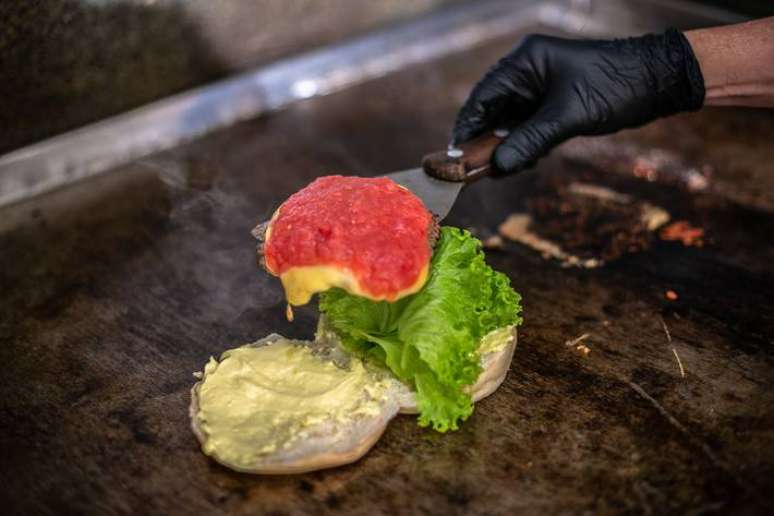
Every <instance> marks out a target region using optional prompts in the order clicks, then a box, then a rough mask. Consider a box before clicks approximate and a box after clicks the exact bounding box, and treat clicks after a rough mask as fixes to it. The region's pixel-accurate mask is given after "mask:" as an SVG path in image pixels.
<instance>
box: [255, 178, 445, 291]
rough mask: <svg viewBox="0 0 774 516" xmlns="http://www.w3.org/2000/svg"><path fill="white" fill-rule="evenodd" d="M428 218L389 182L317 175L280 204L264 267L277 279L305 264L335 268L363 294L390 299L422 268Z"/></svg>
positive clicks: (408, 194) (411, 197) (424, 210)
mask: <svg viewBox="0 0 774 516" xmlns="http://www.w3.org/2000/svg"><path fill="white" fill-rule="evenodd" d="M431 221H432V215H431V214H430V212H429V211H428V210H427V208H425V206H424V204H423V203H422V201H421V200H420V199H419V198H418V197H417V196H416V195H414V194H413V193H411V192H410V191H408V190H406V189H404V188H401V187H400V186H398V185H397V183H395V182H394V181H392V180H391V179H387V178H365V177H345V176H325V177H320V178H318V179H316V180H314V181H313V182H312V183H311V184H309V186H307V187H306V188H304V189H302V190H300V191H299V192H297V193H295V194H293V195H292V196H290V197H289V198H288V200H287V201H285V203H284V204H282V206H280V210H279V214H278V216H277V217H276V218H275V219H274V221H273V222H272V223H271V233H270V236H269V239H268V241H267V242H266V247H265V249H264V256H265V258H266V265H267V266H268V268H269V270H270V271H271V272H272V273H274V274H277V275H281V274H282V273H283V272H285V271H287V270H288V269H290V268H292V267H297V266H305V265H334V266H339V267H343V268H346V269H349V270H350V271H351V272H352V274H354V276H355V278H357V280H358V282H359V284H360V288H361V289H362V290H363V291H365V292H366V293H368V294H370V295H372V296H374V297H377V298H383V299H388V300H390V299H394V298H395V296H396V295H397V293H398V292H400V291H401V290H405V289H407V288H409V287H411V286H413V285H414V284H415V283H416V281H417V280H418V279H419V276H420V274H421V272H422V269H423V268H424V267H425V266H426V265H428V264H429V261H430V255H431V249H430V244H429V242H428V236H429V231H430V224H431Z"/></svg>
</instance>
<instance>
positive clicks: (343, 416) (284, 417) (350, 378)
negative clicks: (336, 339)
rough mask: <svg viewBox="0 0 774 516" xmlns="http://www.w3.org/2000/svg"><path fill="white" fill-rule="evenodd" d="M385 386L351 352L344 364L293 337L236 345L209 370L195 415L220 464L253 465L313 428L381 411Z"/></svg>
mask: <svg viewBox="0 0 774 516" xmlns="http://www.w3.org/2000/svg"><path fill="white" fill-rule="evenodd" d="M386 388H387V384H386V383H385V382H382V381H379V380H377V379H376V378H375V377H374V376H373V375H372V374H371V373H370V372H369V371H368V370H367V369H366V368H365V367H364V366H363V362H362V361H360V360H358V359H356V358H354V357H353V358H352V359H351V361H350V364H349V367H348V368H347V369H343V368H340V367H339V366H337V365H335V364H334V363H333V362H331V361H329V360H326V359H325V358H323V357H321V356H317V355H315V354H313V353H312V350H311V349H310V348H309V347H308V346H305V345H302V344H298V343H296V342H294V341H291V340H287V339H283V338H279V339H278V340H275V341H273V342H272V343H270V344H268V345H264V346H260V347H255V346H244V347H240V348H236V349H232V350H229V351H226V352H225V353H223V355H222V356H221V360H220V362H218V361H216V360H215V359H214V358H211V359H210V361H209V363H207V365H206V366H205V368H204V375H203V378H202V381H201V384H200V385H199V389H198V404H199V411H198V413H197V418H198V421H199V423H200V427H201V430H202V433H203V435H204V436H205V441H204V444H203V447H202V448H203V450H204V452H205V453H206V454H207V455H212V456H216V457H217V458H218V460H220V461H221V462H224V463H227V464H229V465H232V466H235V467H237V468H239V467H241V468H249V467H250V465H251V464H254V463H255V462H256V461H257V460H260V458H261V457H263V456H265V455H267V454H271V453H274V452H276V451H278V450H282V449H286V448H288V447H289V446H290V445H291V444H293V442H294V441H296V440H297V439H303V438H305V437H306V436H308V435H309V433H310V432H312V431H313V428H312V427H314V426H315V425H318V424H324V423H326V422H336V423H339V424H340V423H345V422H346V421H348V420H351V419H352V418H355V417H358V416H369V415H378V414H379V413H380V410H381V403H382V402H383V400H384V399H385V391H386Z"/></svg>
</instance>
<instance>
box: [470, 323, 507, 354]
mask: <svg viewBox="0 0 774 516" xmlns="http://www.w3.org/2000/svg"><path fill="white" fill-rule="evenodd" d="M513 339H514V336H513V325H510V326H503V327H502V328H497V329H496V330H492V331H490V332H489V333H487V334H486V335H484V338H482V339H481V344H480V345H479V347H478V352H479V353H481V354H482V355H485V354H486V353H494V352H496V351H500V350H501V349H503V348H504V347H505V346H507V345H508V344H509V343H510V342H511V341H512V340H513Z"/></svg>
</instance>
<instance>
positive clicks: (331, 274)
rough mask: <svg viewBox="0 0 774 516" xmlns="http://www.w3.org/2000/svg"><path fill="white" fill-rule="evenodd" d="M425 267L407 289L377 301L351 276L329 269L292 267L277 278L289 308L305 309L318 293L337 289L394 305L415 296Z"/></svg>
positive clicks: (332, 268)
mask: <svg viewBox="0 0 774 516" xmlns="http://www.w3.org/2000/svg"><path fill="white" fill-rule="evenodd" d="M427 272H428V267H427V266H425V267H423V268H422V271H421V272H420V274H419V277H418V278H417V281H416V282H415V283H414V284H413V285H411V286H410V287H409V288H407V289H404V290H401V291H399V292H398V293H397V295H395V296H391V297H390V298H389V299H388V298H386V297H384V296H382V297H377V296H373V295H371V294H369V293H367V292H365V291H364V290H363V289H362V288H361V287H360V284H359V283H358V281H357V279H356V278H355V276H354V275H353V274H352V273H351V272H349V271H348V270H346V269H342V268H340V267H334V266H331V265H313V266H305V267H293V268H291V269H288V270H287V271H286V272H284V273H282V274H280V281H282V287H283V288H284V289H285V298H286V299H287V301H288V303H290V304H291V305H305V304H307V303H308V302H309V301H310V300H311V299H312V296H313V295H314V294H316V293H318V292H325V291H326V290H328V289H330V288H334V287H338V288H341V289H344V290H346V291H347V292H349V293H350V294H354V295H356V296H362V297H365V298H368V299H372V300H374V301H382V300H385V299H386V300H388V301H396V300H398V299H400V298H402V297H405V296H409V295H411V294H414V293H416V292H418V291H419V290H420V289H421V288H422V287H423V286H424V284H425V282H426V281H427Z"/></svg>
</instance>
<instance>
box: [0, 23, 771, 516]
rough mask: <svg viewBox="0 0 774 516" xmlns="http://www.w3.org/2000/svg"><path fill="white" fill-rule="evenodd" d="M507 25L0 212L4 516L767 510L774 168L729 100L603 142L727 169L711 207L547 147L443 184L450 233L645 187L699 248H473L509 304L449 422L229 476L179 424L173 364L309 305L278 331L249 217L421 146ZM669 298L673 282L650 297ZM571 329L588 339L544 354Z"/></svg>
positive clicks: (294, 328) (184, 382) (392, 162)
mask: <svg viewBox="0 0 774 516" xmlns="http://www.w3.org/2000/svg"><path fill="white" fill-rule="evenodd" d="M515 38H516V36H514V38H513V39H509V40H508V41H500V42H495V43H492V44H490V45H488V46H486V47H483V48H481V49H479V50H477V51H475V52H471V53H468V54H464V55H459V56H454V57H453V58H451V59H447V60H445V61H441V62H438V63H433V64H430V65H425V66H422V67H420V68H414V69H409V70H405V71H403V72H400V73H397V74H394V75H392V76H389V77H386V78H384V79H381V80H379V81H376V82H372V83H368V84H365V85H362V86H359V87H357V88H353V89H351V90H348V91H345V92H341V93H337V94H335V95H332V96H329V97H324V98H318V99H312V100H308V101H304V102H301V103H298V104H296V105H294V106H293V107H291V108H289V109H287V110H285V111H283V112H280V113H278V114H276V115H274V116H271V117H268V118H265V119H261V120H257V121H252V122H247V123H243V124H241V125H238V126H236V127H233V128H231V129H229V130H226V131H223V132H220V133H218V134H215V135H213V136H210V137H207V138H205V139H203V140H200V141H198V142H196V143H194V144H192V145H190V146H187V147H183V148H179V149H176V150H175V151H173V152H168V153H164V154H162V155H158V156H154V157H151V158H148V159H146V160H143V161H142V162H139V163H135V164H132V165H130V166H127V167H125V169H124V170H122V171H120V172H116V173H114V174H110V175H107V176H104V177H101V178H99V179H96V180H94V181H92V182H89V183H84V184H81V185H77V186H74V187H72V188H70V189H68V190H66V191H61V192H57V193H55V194H52V195H49V196H46V197H44V198H41V199H39V200H37V201H33V202H30V203H28V204H25V205H18V206H15V207H13V208H11V209H8V210H6V211H5V212H4V213H3V218H4V219H5V220H6V223H5V224H6V225H13V226H14V227H13V228H8V229H6V230H5V232H4V233H3V234H2V236H0V249H2V252H0V292H2V296H0V313H2V322H1V323H0V341H1V342H0V359H1V360H2V364H3V373H2V375H0V455H2V457H3V459H2V466H0V482H1V483H2V485H1V486H0V500H2V501H3V510H4V513H5V514H10V513H20V514H43V513H65V512H66V513H100V514H111V513H130V512H131V513H143V514H151V513H155V514H193V513H206V514H220V513H225V512H238V513H251V514H252V513H260V512H266V513H268V512H272V513H274V514H286V513H308V512H322V511H326V510H328V509H340V510H346V511H349V512H352V513H357V514H373V513H374V512H382V513H389V514H394V513H400V512H408V511H426V512H435V513H444V514H454V513H462V512H465V513H470V514H484V513H495V512H496V513H506V512H512V511H514V510H522V511H527V512H530V513H570V512H572V513H574V512H583V511H589V512H593V513H610V512H622V511H630V512H634V513H653V514H662V513H681V512H686V511H689V510H719V511H722V512H726V511H729V510H733V509H736V510H741V509H746V510H748V511H750V512H755V511H762V510H763V508H764V507H766V506H768V505H770V502H771V493H772V492H773V491H774V432H772V428H774V353H773V351H772V344H773V340H774V314H773V310H772V307H774V276H773V275H772V272H771V264H772V263H774V239H772V237H771V236H772V235H774V215H773V214H772V213H773V212H774V203H771V204H767V203H768V201H767V199H766V198H765V195H768V194H763V193H765V192H768V193H770V192H772V191H774V189H773V188H772V187H773V186H774V173H770V174H768V175H766V174H765V172H766V171H768V172H772V163H774V149H773V148H772V147H771V145H770V144H769V143H766V142H767V139H768V138H770V135H771V134H774V118H772V116H771V113H762V112H754V111H742V110H724V111H720V110H716V111H706V112H703V113H698V114H693V115H689V116H681V117H677V118H673V119H670V120H667V121H661V122H658V123H656V124H653V125H652V126H649V127H647V128H644V129H642V130H639V131H636V132H627V133H625V134H622V135H620V136H619V137H618V138H621V139H622V141H623V140H628V141H637V142H640V143H641V144H642V145H646V146H662V147H664V148H668V149H671V150H673V151H676V152H678V153H681V156H683V157H684V158H685V159H686V160H690V161H691V162H695V163H700V164H701V163H704V162H707V163H710V164H711V165H712V166H713V167H714V176H713V178H712V183H711V184H712V185H722V184H724V181H725V184H734V185H736V186H737V187H736V190H734V192H733V193H734V195H733V196H725V197H724V196H723V195H720V194H719V193H713V192H712V191H711V189H710V190H709V191H706V192H702V193H695V192H694V193H691V192H688V191H686V190H684V189H681V188H680V187H679V186H676V185H669V184H662V183H649V182H647V181H645V180H642V179H636V178H634V176H631V177H628V176H626V175H625V170H624V173H623V174H622V173H621V171H618V172H611V171H605V170H599V169H598V168H595V166H594V165H593V164H586V165H583V164H579V163H576V162H574V163H569V162H567V161H565V160H563V159H562V158H561V156H560V153H555V154H554V155H553V156H552V157H551V158H549V159H548V160H546V161H545V162H543V163H542V164H541V165H540V169H539V172H540V179H539V178H538V177H537V176H536V174H534V173H528V174H523V175H521V176H519V177H515V178H510V179H505V180H502V181H498V182H495V181H485V182H481V183H480V184H477V185H474V186H473V187H471V188H470V190H468V191H465V192H463V194H462V196H461V198H460V201H459V204H458V205H457V206H456V207H455V208H454V210H453V212H452V214H451V215H450V217H449V218H448V219H447V222H448V223H449V224H454V225H460V226H465V227H477V228H485V229H488V230H489V231H493V230H494V229H495V228H496V227H497V225H498V224H500V223H501V222H502V221H503V220H505V218H506V217H507V216H508V214H510V213H511V212H514V211H517V210H520V209H524V208H525V206H526V203H527V202H528V201H529V199H530V198H532V197H528V194H530V193H533V192H536V191H538V190H539V189H540V188H562V187H564V186H566V185H567V184H569V183H570V182H572V181H579V180H583V181H586V182H592V183H594V184H599V185H602V186H608V187H611V188H614V189H616V190H622V191H624V192H626V193H628V194H631V195H634V196H637V197H638V198H641V199H650V200H651V201H654V202H658V203H659V204H660V205H661V206H665V207H667V208H668V209H669V210H670V212H671V213H672V215H673V217H674V218H675V220H677V219H685V220H689V221H690V222H691V223H693V224H695V225H697V226H700V227H702V228H704V229H706V231H707V234H708V235H711V237H712V241H711V242H708V243H707V245H705V246H704V247H701V248H698V247H685V246H683V245H682V244H681V243H679V242H674V241H669V242H668V241H662V240H660V239H655V240H653V241H652V242H649V244H648V246H646V248H643V249H639V250H637V252H633V253H622V254H621V255H620V256H616V257H615V260H612V261H610V263H608V264H606V265H605V266H603V267H599V268H595V269H590V270H586V269H582V268H572V267H571V268H562V267H561V266H560V265H559V263H557V262H556V261H552V260H546V259H544V258H542V257H541V256H540V254H539V253H537V252H535V251H534V250H532V249H530V248H528V247H525V246H522V245H519V244H514V243H508V244H507V245H506V246H505V249H503V250H501V251H492V252H490V253H489V260H490V262H491V264H492V265H493V266H494V267H496V268H497V269H500V270H503V271H505V272H507V273H508V274H509V275H510V277H511V278H512V280H513V283H514V285H515V286H516V288H517V290H518V291H519V292H520V293H521V294H522V295H523V297H524V307H525V312H524V317H525V323H524V326H523V328H522V330H521V333H520V339H519V347H518V349H517V352H516V355H515V358H514V362H513V367H512V368H511V371H510V374H509V376H508V378H507V380H506V381H505V383H504V385H503V386H502V387H501V388H500V390H499V391H498V392H497V393H496V394H494V395H493V396H492V397H490V398H488V399H486V400H485V401H483V402H481V403H480V404H479V405H478V406H477V408H476V412H475V414H474V415H473V416H472V417H471V419H470V420H469V421H467V422H466V423H465V424H464V425H463V426H462V429H461V430H460V431H459V432H455V433H450V434H448V435H440V434H436V433H433V432H431V431H428V430H424V429H421V428H419V427H418V426H417V425H416V423H415V420H414V418H413V417H406V416H403V417H399V418H397V419H396V420H395V421H393V422H392V423H391V424H390V426H389V428H388V429H387V431H386V433H385V435H384V436H383V438H382V439H381V441H379V443H378V444H377V445H376V447H375V448H374V449H373V450H372V451H371V453H369V454H368V455H367V456H366V457H365V458H364V459H363V460H362V461H360V462H358V463H357V464H354V465H351V466H347V467H344V468H340V469H336V470H331V471H324V472H318V473H314V474H307V475H301V476H292V477H285V478H279V477H268V478H267V477H256V476H249V475H243V474H237V473H233V472H231V471H229V470H227V469H224V468H222V467H220V466H218V465H217V464H215V463H214V462H213V461H211V460H209V459H208V458H207V457H205V456H204V455H203V454H202V453H201V452H200V451H199V449H198V446H197V443H196V440H195V438H194V437H193V435H192V434H191V432H190V430H189V428H188V415H187V406H188V401H189V389H190V387H191V385H192V384H193V382H194V378H193V377H192V376H191V372H193V371H196V370H199V369H200V368H201V367H202V365H203V364H204V363H205V362H206V361H207V359H208V357H209V356H210V355H218V354H219V353H220V352H222V351H223V350H225V349H227V348H230V347H234V346H236V345H239V344H242V343H244V342H248V341H251V340H255V339H257V338H259V337H262V336H264V335H266V334H268V333H270V332H275V331H276V332H280V333H283V334H286V335H289V336H297V337H308V336H310V335H311V334H312V332H313V327H314V322H315V319H316V314H315V311H314V309H313V308H309V309H305V310H299V313H298V314H297V317H296V322H295V323H293V324H290V323H288V322H287V321H285V318H284V313H285V310H284V303H283V299H282V293H281V290H280V285H279V282H278V281H276V280H274V279H272V278H269V277H268V276H267V275H265V274H263V273H261V271H259V270H258V268H257V266H256V264H255V255H254V247H255V243H254V241H253V239H252V237H251V236H250V229H251V228H252V227H253V226H254V225H255V223H256V222H258V221H260V220H263V219H266V218H267V217H268V216H269V215H270V214H271V213H272V211H273V210H274V209H275V208H276V206H277V205H278V204H279V203H280V202H281V201H282V200H283V199H284V198H285V197H287V196H288V195H289V194H291V193H292V192H294V191H295V190H297V189H298V188H300V187H302V186H304V185H305V184H307V183H308V182H309V181H311V180H312V179H313V178H314V177H316V176H319V175H323V174H327V173H334V172H336V173H341V172H346V173H351V174H359V175H377V174H381V173H385V172H389V171H391V170H398V169H403V168H408V167H411V166H414V165H416V163H417V160H418V158H419V157H420V156H421V155H422V154H423V153H425V152H427V151H430V150H433V149H436V148H442V146H444V145H445V144H446V141H447V139H448V129H449V127H450V124H451V121H452V120H453V117H454V114H455V109H456V107H457V106H458V105H459V103H460V102H461V101H462V100H463V98H464V96H465V94H466V93H467V91H468V89H469V87H470V85H471V83H472V81H473V80H474V79H475V78H476V77H478V75H479V74H480V73H481V72H483V70H484V68H485V67H486V64H487V63H491V62H493V61H494V60H495V59H496V58H497V57H499V56H500V55H501V54H502V53H503V52H505V51H506V50H507V49H508V48H509V47H510V46H511V44H512V41H513V40H515ZM750 127H754V128H756V129H755V130H752V129H748V128H750ZM544 178H545V179H544ZM548 178H551V179H550V181H549V179H548ZM732 178H733V179H732ZM540 181H543V183H541V182H540ZM552 185H553V186H552ZM557 191H558V190H557ZM729 191H730V190H729ZM755 192H763V193H762V194H761V195H760V196H758V197H755V195H754V194H755ZM745 196H746V197H745ZM753 197H755V199H752V198H753ZM747 200H750V202H747ZM753 201H754V202H753ZM752 206H756V207H754V208H753V207H752ZM545 209H550V207H548V208H545ZM12 219H13V220H14V221H16V222H15V223H14V224H11V223H10V222H8V221H10V220H12ZM581 243H582V242H581ZM668 290H672V291H674V292H675V293H676V294H677V296H678V299H676V300H674V301H669V300H667V299H665V297H664V296H665V292H666V291H668ZM662 319H663V321H664V323H665V324H666V326H667V328H668V329H669V331H670V334H671V338H672V342H671V344H670V343H669V342H668V341H667V337H666V334H665V331H664V327H663V325H662ZM584 333H587V334H589V337H588V338H587V339H586V340H584V341H583V344H584V345H586V346H587V347H588V348H589V349H590V350H591V351H590V353H588V355H587V356H584V354H583V353H580V352H579V351H578V349H577V347H576V346H575V345H571V346H568V345H566V344H565V343H566V342H567V341H571V340H573V339H575V338H576V337H578V336H580V335H582V334H584ZM673 348H674V352H673ZM675 352H676V353H677V354H678V356H679V357H680V359H681V363H682V366H683V368H684V374H685V377H682V376H681V374H680V369H679V366H678V364H677V360H676V356H675Z"/></svg>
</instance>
